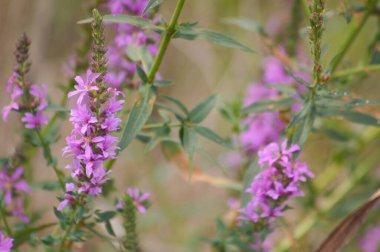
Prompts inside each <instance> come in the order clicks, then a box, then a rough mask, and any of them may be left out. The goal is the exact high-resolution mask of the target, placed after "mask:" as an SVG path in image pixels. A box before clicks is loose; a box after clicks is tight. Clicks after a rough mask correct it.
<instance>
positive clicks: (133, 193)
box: [116, 187, 150, 213]
mask: <svg viewBox="0 0 380 252" xmlns="http://www.w3.org/2000/svg"><path fill="white" fill-rule="evenodd" d="M127 193H128V195H129V196H130V197H131V198H132V199H133V204H134V205H135V206H136V209H137V211H139V212H140V213H145V212H146V210H147V207H146V205H147V203H148V202H147V200H148V198H149V196H150V193H141V192H140V191H139V189H138V188H136V187H135V188H128V189H127ZM116 208H117V209H123V208H124V202H123V201H119V202H117V204H116Z"/></svg>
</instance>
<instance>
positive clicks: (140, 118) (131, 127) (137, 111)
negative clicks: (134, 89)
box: [119, 86, 156, 150]
mask: <svg viewBox="0 0 380 252" xmlns="http://www.w3.org/2000/svg"><path fill="white" fill-rule="evenodd" d="M155 99H156V95H155V94H153V91H152V90H151V88H150V87H149V86H146V89H145V92H144V93H143V94H142V96H141V97H140V98H139V99H138V100H137V101H136V102H135V104H134V106H133V108H132V110H131V113H130V115H129V118H128V122H127V125H126V126H125V129H124V131H123V134H122V136H121V140H120V142H119V147H120V150H124V149H125V148H126V147H127V146H128V145H129V144H130V143H131V142H132V140H133V139H135V137H136V136H137V134H138V133H139V132H140V130H141V128H142V127H143V126H144V125H145V123H146V122H147V121H148V119H149V116H150V114H151V113H152V109H153V105H154V101H155Z"/></svg>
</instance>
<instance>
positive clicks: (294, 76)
mask: <svg viewBox="0 0 380 252" xmlns="http://www.w3.org/2000/svg"><path fill="white" fill-rule="evenodd" d="M287 72H288V74H289V75H290V76H291V77H292V78H293V79H294V80H295V81H296V82H297V83H299V84H301V85H303V86H305V87H307V88H311V84H310V83H309V82H307V81H305V80H304V79H302V78H300V77H298V76H297V75H295V74H294V73H293V71H291V70H290V69H287Z"/></svg>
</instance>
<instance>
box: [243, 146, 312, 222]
mask: <svg viewBox="0 0 380 252" xmlns="http://www.w3.org/2000/svg"><path fill="white" fill-rule="evenodd" d="M299 150H300V147H299V146H298V145H291V146H289V147H288V142H287V140H285V141H284V142H282V143H281V145H279V144H277V143H271V144H269V145H267V146H266V147H265V148H264V149H262V150H260V151H259V152H258V156H259V159H258V163H259V165H260V167H261V168H262V169H263V170H262V171H261V172H259V173H258V174H257V175H256V177H255V178H254V179H253V181H252V183H251V185H250V187H249V188H248V189H247V190H246V192H248V193H251V194H252V195H253V197H252V199H251V201H250V202H249V203H248V204H247V205H246V206H245V207H244V208H242V209H240V212H241V216H240V217H239V219H240V220H249V221H252V222H254V223H258V222H260V223H264V224H269V223H271V222H273V220H274V219H275V218H276V217H277V216H281V215H282V212H283V211H284V209H285V207H286V204H285V202H286V201H287V200H289V199H291V198H294V197H297V196H302V195H303V193H302V191H301V190H300V185H301V183H302V182H305V181H306V180H307V178H308V177H309V178H313V177H314V175H313V173H312V172H311V171H309V170H308V167H307V164H306V163H301V162H299V161H298V160H293V159H294V158H293V153H294V152H298V151H299Z"/></svg>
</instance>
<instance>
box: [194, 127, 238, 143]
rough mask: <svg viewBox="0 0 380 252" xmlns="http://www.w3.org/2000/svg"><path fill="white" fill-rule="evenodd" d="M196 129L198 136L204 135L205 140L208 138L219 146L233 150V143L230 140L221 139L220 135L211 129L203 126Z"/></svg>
mask: <svg viewBox="0 0 380 252" xmlns="http://www.w3.org/2000/svg"><path fill="white" fill-rule="evenodd" d="M194 129H195V131H196V132H197V133H198V134H200V135H202V136H203V137H205V138H207V139H209V140H211V141H213V142H215V143H217V144H220V145H222V146H224V147H227V148H232V145H231V142H230V141H229V140H227V139H224V138H222V137H220V136H219V135H218V134H216V133H215V132H214V131H212V130H211V129H208V128H205V127H202V126H196V127H195V128H194Z"/></svg>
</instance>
